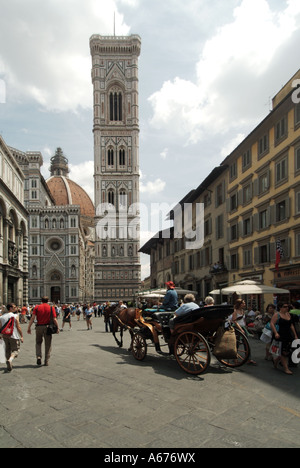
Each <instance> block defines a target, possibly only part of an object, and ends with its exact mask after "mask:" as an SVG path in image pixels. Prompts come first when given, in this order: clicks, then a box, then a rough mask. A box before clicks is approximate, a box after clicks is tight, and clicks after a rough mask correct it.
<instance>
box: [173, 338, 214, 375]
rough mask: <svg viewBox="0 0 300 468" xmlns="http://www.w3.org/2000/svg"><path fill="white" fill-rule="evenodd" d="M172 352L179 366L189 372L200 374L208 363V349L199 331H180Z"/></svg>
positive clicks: (209, 355)
mask: <svg viewBox="0 0 300 468" xmlns="http://www.w3.org/2000/svg"><path fill="white" fill-rule="evenodd" d="M174 354H175V357H176V360H177V362H178V364H179V365H180V367H181V368H182V369H183V370H184V371H185V372H188V373H189V374H194V375H198V374H202V373H203V372H205V371H206V369H207V368H208V366H209V364H210V358H211V354H210V349H209V346H208V344H207V342H206V340H205V338H204V337H203V336H202V335H200V334H199V333H195V332H183V333H181V334H180V335H179V336H178V338H177V340H176V342H175V346H174Z"/></svg>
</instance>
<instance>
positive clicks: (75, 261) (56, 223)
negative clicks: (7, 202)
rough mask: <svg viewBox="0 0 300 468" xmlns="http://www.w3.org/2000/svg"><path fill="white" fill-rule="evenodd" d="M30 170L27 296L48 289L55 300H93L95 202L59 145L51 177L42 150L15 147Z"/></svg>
mask: <svg viewBox="0 0 300 468" xmlns="http://www.w3.org/2000/svg"><path fill="white" fill-rule="evenodd" d="M10 151H11V153H12V155H13V156H14V158H15V160H16V161H17V163H18V165H19V166H20V168H21V170H22V173H23V174H24V176H25V184H24V205H25V208H26V209H27V211H28V302H29V304H36V303H39V302H40V298H41V296H43V295H47V296H49V298H50V300H51V301H52V302H55V303H59V302H60V303H77V302H89V301H91V300H93V295H94V291H93V281H94V277H93V276H94V273H93V264H94V206H93V203H92V201H91V200H90V198H89V197H88V195H87V194H86V192H85V191H84V190H83V189H82V188H81V187H80V186H79V185H77V184H76V183H75V182H73V181H71V180H70V179H69V177H68V173H69V169H68V160H67V159H66V158H65V157H64V155H63V152H62V150H61V149H60V148H58V149H57V150H56V153H55V155H54V156H53V158H52V159H51V167H50V173H51V177H50V179H49V180H48V181H47V182H46V181H45V179H44V177H43V176H42V174H41V166H42V164H43V158H42V154H41V153H40V152H26V153H24V152H22V151H19V150H16V149H14V148H10Z"/></svg>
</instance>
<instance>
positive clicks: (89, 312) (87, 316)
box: [85, 304, 94, 330]
mask: <svg viewBox="0 0 300 468" xmlns="http://www.w3.org/2000/svg"><path fill="white" fill-rule="evenodd" d="M93 312H94V308H93V307H92V306H91V305H90V304H89V305H88V307H87V309H86V311H85V319H86V325H87V329H88V330H92V316H93Z"/></svg>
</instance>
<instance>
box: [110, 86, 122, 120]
mask: <svg viewBox="0 0 300 468" xmlns="http://www.w3.org/2000/svg"><path fill="white" fill-rule="evenodd" d="M122 107H123V106H122V93H121V92H116V91H115V92H111V93H110V95H109V119H110V121H111V122H121V121H122V120H123V119H122V112H123V110H122Z"/></svg>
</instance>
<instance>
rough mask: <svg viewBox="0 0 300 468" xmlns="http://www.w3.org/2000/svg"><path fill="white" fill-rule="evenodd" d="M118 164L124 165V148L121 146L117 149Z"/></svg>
mask: <svg viewBox="0 0 300 468" xmlns="http://www.w3.org/2000/svg"><path fill="white" fill-rule="evenodd" d="M119 166H125V150H124V148H121V149H120V151H119Z"/></svg>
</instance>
